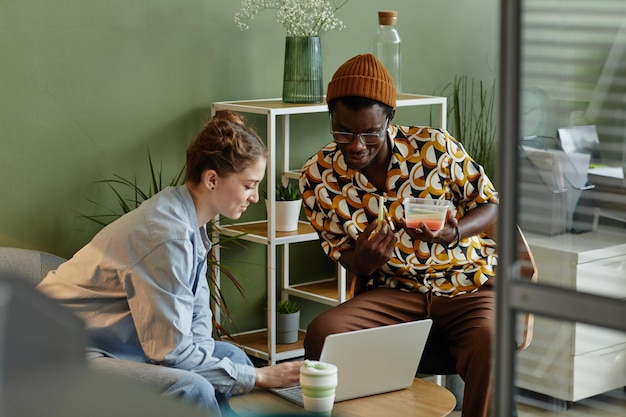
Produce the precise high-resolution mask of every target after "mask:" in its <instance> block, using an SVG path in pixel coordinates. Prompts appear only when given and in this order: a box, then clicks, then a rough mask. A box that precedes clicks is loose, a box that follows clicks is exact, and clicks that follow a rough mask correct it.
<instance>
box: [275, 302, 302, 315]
mask: <svg viewBox="0 0 626 417" xmlns="http://www.w3.org/2000/svg"><path fill="white" fill-rule="evenodd" d="M276 308H277V311H278V314H292V313H297V312H298V311H300V306H299V305H298V303H296V302H295V301H293V300H290V299H287V300H282V301H279V302H278V304H277V306H276Z"/></svg>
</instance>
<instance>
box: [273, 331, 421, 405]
mask: <svg viewBox="0 0 626 417" xmlns="http://www.w3.org/2000/svg"><path fill="white" fill-rule="evenodd" d="M431 326H432V320H431V319H425V320H419V321H412V322H407V323H400V324H393V325H389V326H382V327H374V328H371V329H363V330H356V331H353V332H346V333H337V334H332V335H329V336H328V337H326V340H325V342H324V346H323V347H322V354H321V356H320V361H322V362H327V363H332V364H334V365H336V366H337V381H338V382H337V388H336V390H335V402H339V401H345V400H351V399H354V398H360V397H365V396H368V395H375V394H382V393H385V392H391V391H397V390H401V389H404V388H408V387H410V386H411V385H412V384H413V379H414V378H415V373H416V372H417V367H418V365H419V362H420V359H421V358H422V353H423V352H424V346H425V345H426V340H427V339H428V334H429V332H430V328H431ZM271 391H272V392H274V393H275V394H277V395H279V396H281V397H283V398H285V399H287V400H289V401H292V402H294V403H296V404H299V405H301V406H303V402H302V390H301V387H300V386H292V387H287V388H277V389H272V390H271Z"/></svg>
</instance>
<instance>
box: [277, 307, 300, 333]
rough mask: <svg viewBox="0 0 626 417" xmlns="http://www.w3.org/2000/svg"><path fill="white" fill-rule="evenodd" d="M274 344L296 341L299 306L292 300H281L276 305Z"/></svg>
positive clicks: (298, 325)
mask: <svg viewBox="0 0 626 417" xmlns="http://www.w3.org/2000/svg"><path fill="white" fill-rule="evenodd" d="M277 313H278V314H277V315H276V343H295V342H297V341H298V329H299V327H300V306H299V305H298V303H296V302H295V301H293V300H289V299H287V300H282V301H280V302H279V303H278V305H277Z"/></svg>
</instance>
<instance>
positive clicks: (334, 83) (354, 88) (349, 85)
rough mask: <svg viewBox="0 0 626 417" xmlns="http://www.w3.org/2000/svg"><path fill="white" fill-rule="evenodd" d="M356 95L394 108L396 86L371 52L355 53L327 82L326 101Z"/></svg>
mask: <svg viewBox="0 0 626 417" xmlns="http://www.w3.org/2000/svg"><path fill="white" fill-rule="evenodd" d="M346 96H357V97H366V98H370V99H372V100H376V101H379V102H381V103H383V104H386V105H388V106H391V107H393V108H394V109H395V108H396V88H395V87H394V85H393V79H392V78H391V75H389V73H388V72H387V70H386V69H385V67H384V66H383V64H381V62H380V61H379V60H378V59H377V58H376V57H375V56H374V55H372V54H365V55H357V56H355V57H354V58H351V59H349V60H348V61H346V62H345V63H344V64H343V65H342V66H340V67H339V68H338V69H337V71H336V72H335V74H334V75H333V79H332V80H331V81H330V82H329V83H328V91H327V92H326V102H327V103H328V102H330V101H331V100H333V99H335V98H338V97H346Z"/></svg>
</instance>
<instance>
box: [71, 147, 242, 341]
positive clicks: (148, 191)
mask: <svg viewBox="0 0 626 417" xmlns="http://www.w3.org/2000/svg"><path fill="white" fill-rule="evenodd" d="M148 168H149V181H148V186H147V187H144V186H142V185H140V184H139V183H138V182H137V177H136V176H135V177H134V178H133V179H132V180H129V179H127V178H124V177H122V176H120V175H117V174H113V178H109V179H104V180H100V181H97V182H96V183H99V184H104V185H106V186H107V187H109V188H110V189H111V190H112V191H113V194H115V197H116V201H117V206H116V207H115V208H110V207H107V206H104V205H102V204H100V203H98V202H96V201H94V200H91V199H87V200H88V201H89V202H91V203H92V204H94V205H95V206H97V207H99V208H100V209H102V210H104V213H99V214H93V215H88V214H83V213H78V215H79V216H81V217H83V218H85V219H87V220H90V221H92V222H95V223H97V224H99V225H100V226H102V227H104V226H106V225H107V224H109V223H111V222H113V221H114V220H116V219H117V218H119V217H121V216H123V215H124V214H126V213H128V212H130V211H131V210H134V209H136V208H137V207H139V206H140V205H141V203H143V202H144V201H146V200H148V199H149V198H151V197H152V196H154V195H155V194H157V193H158V192H160V191H162V190H163V189H165V188H166V187H169V186H172V187H174V186H178V185H182V184H183V183H184V178H183V175H184V172H185V166H183V167H182V168H181V170H180V171H179V172H178V173H177V174H176V175H174V176H173V177H172V178H171V179H170V180H169V181H164V180H163V169H162V166H159V167H158V168H156V167H155V166H154V164H153V162H152V157H151V155H150V152H148ZM206 226H207V233H208V235H209V236H212V237H213V238H214V239H217V240H214V241H213V246H212V250H211V251H210V252H209V255H208V259H207V262H208V268H207V279H208V283H209V288H210V292H211V304H212V305H211V309H212V310H213V326H214V328H215V329H216V332H215V336H216V337H217V338H220V335H221V334H224V335H226V336H228V337H232V336H231V334H230V332H229V331H228V330H227V329H226V328H225V327H223V326H222V324H221V323H219V322H218V321H217V320H216V319H215V313H216V310H215V308H217V309H218V310H219V312H220V313H221V314H220V315H221V316H222V317H224V318H225V319H226V320H227V322H228V323H229V324H230V325H232V326H234V323H233V321H232V316H231V315H230V310H229V308H228V304H227V302H226V299H225V298H224V294H223V293H222V291H221V289H220V287H219V285H218V277H219V274H220V273H222V274H223V275H224V276H226V277H227V278H228V279H229V280H230V281H231V282H232V283H233V285H234V287H235V288H236V289H237V291H238V292H239V293H240V294H241V296H242V297H243V298H244V299H245V292H244V288H243V286H242V285H241V283H240V282H239V280H238V279H237V277H236V276H235V271H234V268H233V267H231V266H229V265H226V264H225V263H224V262H222V261H220V260H218V259H217V257H216V256H215V251H214V250H213V249H215V248H216V247H226V245H228V244H229V243H235V244H238V245H240V246H243V244H242V242H241V241H240V240H239V238H240V237H242V236H244V235H245V233H241V234H237V235H235V236H226V235H225V234H222V233H219V230H220V228H219V226H218V225H217V224H216V223H215V222H214V221H211V222H209V223H208V224H207V225H206Z"/></svg>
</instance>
